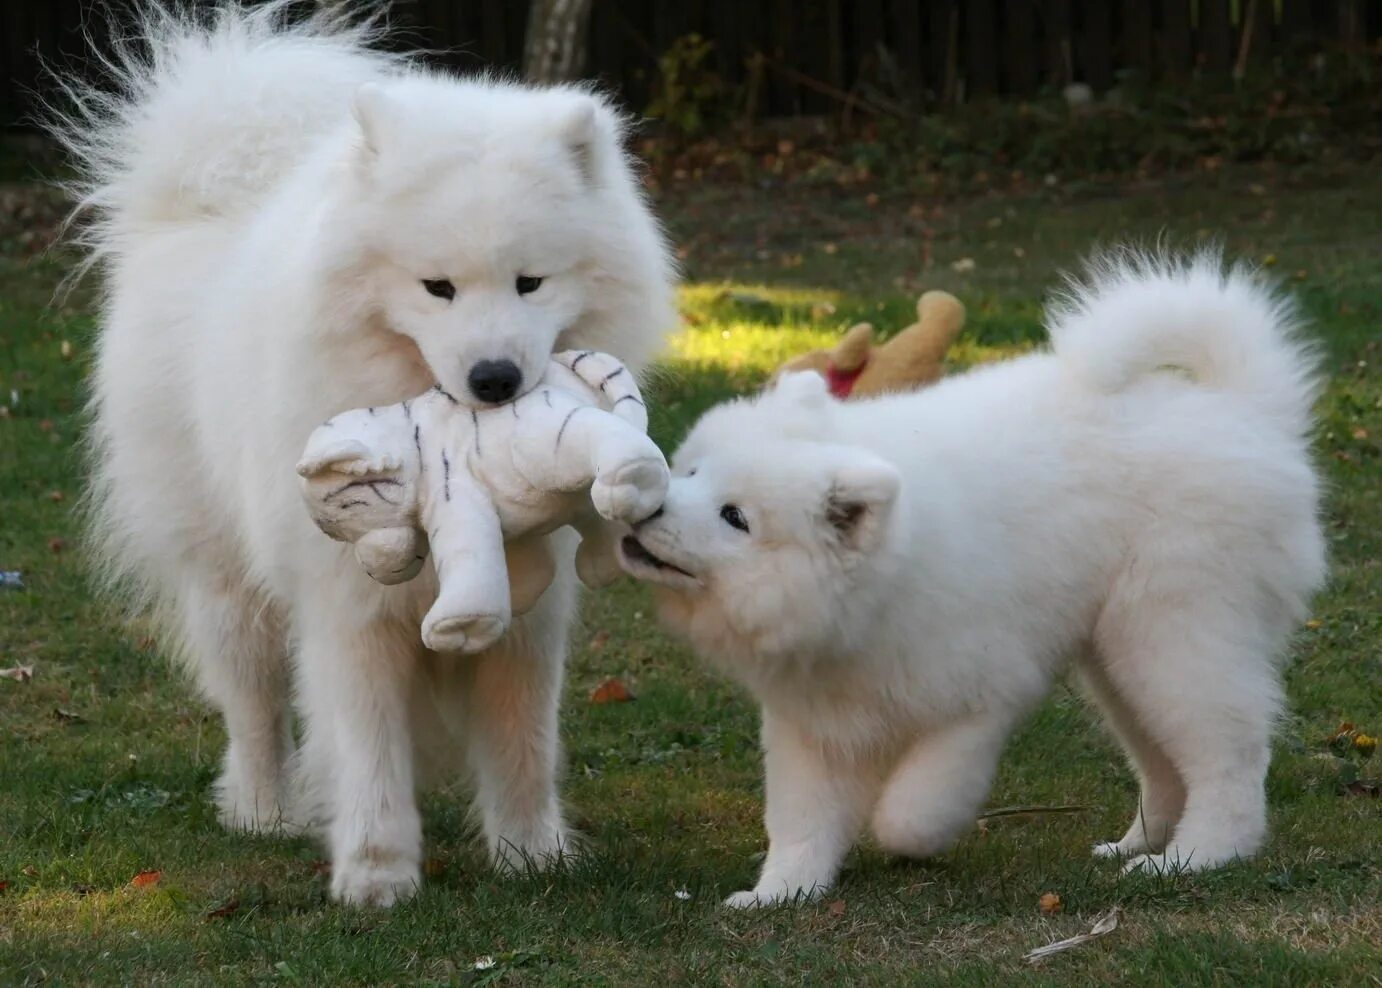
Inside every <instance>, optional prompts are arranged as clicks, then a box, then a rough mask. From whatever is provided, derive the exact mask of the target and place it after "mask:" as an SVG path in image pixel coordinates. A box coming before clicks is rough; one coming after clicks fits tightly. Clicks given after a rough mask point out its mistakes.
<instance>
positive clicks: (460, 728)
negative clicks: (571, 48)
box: [55, 0, 674, 905]
mask: <svg viewBox="0 0 1382 988" xmlns="http://www.w3.org/2000/svg"><path fill="white" fill-rule="evenodd" d="M291 6H293V5H292V4H290V3H285V2H282V0H279V2H274V3H270V4H268V5H266V6H263V5H261V6H258V7H254V8H250V7H246V8H242V7H241V6H239V5H238V4H237V3H233V2H223V3H219V4H216V5H214V6H212V7H211V8H210V9H209V10H207V8H206V7H203V8H202V9H203V11H206V13H205V16H202V17H195V16H193V15H190V14H189V15H182V14H176V13H173V12H172V10H171V8H165V7H162V6H160V5H158V4H156V3H154V2H153V0H148V2H146V3H145V4H144V6H143V15H142V20H143V22H142V24H141V25H140V28H141V30H140V32H139V34H140V35H141V36H142V38H144V39H145V40H143V41H140V42H138V43H135V44H133V45H131V46H130V47H129V48H128V49H127V50H125V51H123V52H122V53H120V54H119V55H118V56H117V59H116V64H115V66H114V68H115V70H116V73H117V76H118V78H117V86H116V88H115V91H111V92H103V91H101V90H99V89H96V88H87V87H84V86H80V85H78V84H76V83H71V82H69V83H67V88H68V90H69V95H70V96H72V97H74V98H75V108H74V109H72V110H69V111H66V112H65V115H64V116H63V118H62V119H60V120H59V121H58V123H57V125H56V126H55V130H56V131H57V133H58V134H59V136H60V138H61V139H62V140H63V141H64V142H65V143H66V144H67V146H68V147H69V149H70V150H72V151H73V152H74V153H75V154H76V156H77V158H78V160H79V163H80V165H81V166H82V177H81V179H80V180H79V192H80V194H81V196H82V197H83V200H84V201H83V203H82V205H84V206H85V207H87V208H88V210H89V212H90V213H91V215H92V218H93V222H92V224H91V225H90V226H88V227H87V235H86V239H87V242H88V244H89V246H90V247H91V248H92V251H93V257H94V259H95V260H96V261H97V262H99V264H100V265H101V267H102V268H103V271H104V274H105V288H106V294H105V304H104V308H103V313H102V318H101V335H100V344H99V353H98V362H97V367H96V372H95V381H94V390H95V395H94V412H95V430H94V431H95V443H96V448H97V451H98V457H97V462H96V484H95V492H94V504H95V507H96V518H95V529H96V533H97V534H98V535H99V536H100V537H101V538H102V541H103V548H104V551H103V557H104V559H105V561H106V563H107V564H108V566H109V568H110V570H111V571H112V572H113V573H114V574H115V575H119V576H123V575H133V576H134V577H135V578H136V580H137V582H138V583H139V584H140V585H141V586H142V587H144V588H145V589H146V590H147V592H148V597H149V598H152V600H153V602H155V603H156V605H158V611H159V613H160V614H161V615H162V616H163V617H164V618H165V619H166V620H167V622H168V626H169V629H170V632H169V634H170V638H171V639H172V640H173V641H175V642H176V643H178V644H179V645H180V646H181V648H182V650H183V651H184V652H185V655H186V658H187V661H188V663H189V664H190V665H191V667H192V668H193V669H194V670H195V672H196V675H197V678H198V680H199V681H200V683H201V685H202V687H203V688H204V689H205V691H206V693H207V695H208V696H209V697H210V698H211V700H212V701H213V702H214V703H215V704H216V705H217V706H218V707H219V708H220V710H221V712H222V713H223V714H224V716H225V722H226V728H227V731H228V733H229V736H230V744H229V749H228V751H227V753H226V758H225V768H224V772H223V773H222V776H221V779H220V782H219V800H220V807H221V812H222V814H223V818H224V820H225V822H226V824H227V825H229V826H232V827H238V828H246V829H253V830H258V829H261V828H271V827H274V826H276V825H278V824H279V822H280V820H281V819H283V816H284V814H288V815H289V816H291V817H293V818H294V819H296V818H297V816H298V813H297V812H296V811H297V810H298V809H299V807H296V806H295V805H294V806H290V805H289V796H290V794H291V793H293V792H295V790H294V788H293V787H291V786H289V785H287V784H286V781H285V779H286V776H287V775H288V774H289V773H288V771H287V770H288V769H289V768H290V767H295V768H296V769H298V775H299V777H300V781H301V782H302V783H303V789H304V791H305V792H306V794H307V797H308V798H307V799H306V801H305V803H304V805H303V806H302V807H300V809H301V812H302V815H304V816H306V817H310V818H311V819H313V820H314V821H316V822H320V823H323V824H326V825H327V826H328V827H329V841H330V847H331V856H332V862H333V871H332V892H333V894H334V895H335V896H336V897H337V898H339V899H342V900H344V901H347V902H358V903H373V904H378V905H387V904H389V903H391V902H393V901H394V900H395V899H397V898H399V897H402V896H405V895H407V894H409V893H410V892H411V891H412V890H413V889H414V888H415V886H416V885H417V883H418V881H419V861H420V854H421V827H420V822H419V816H418V810H417V803H416V798H415V792H414V783H415V775H416V774H417V773H416V772H415V754H429V753H430V754H437V755H438V756H439V757H441V758H444V759H447V760H449V761H450V762H452V763H453V764H456V765H457V766H459V765H460V764H461V763H462V762H463V763H464V764H465V765H466V767H468V768H469V769H470V771H471V773H472V774H473V781H474V785H475V788H476V792H477V804H478V809H479V814H478V815H479V817H480V820H481V824H482V827H483V831H484V835H485V837H486V839H487V842H488V845H489V847H490V849H491V851H492V852H493V854H494V855H495V856H496V858H498V859H500V860H501V861H509V862H519V861H532V862H536V863H541V862H544V861H548V860H550V859H552V858H553V857H554V856H556V855H558V854H559V853H560V851H561V849H562V848H563V846H564V844H565V843H566V841H567V835H566V830H565V826H564V824H563V819H562V813H561V810H560V806H559V803H558V799H557V793H556V789H555V777H556V772H557V762H558V748H557V724H556V715H557V702H558V694H559V692H560V685H561V678H562V664H563V658H564V653H565V651H566V637H567V625H568V623H569V621H570V619H571V617H572V614H573V608H574V606H575V598H576V591H575V588H574V586H573V576H572V573H571V566H570V563H569V558H568V559H567V560H564V561H563V562H562V566H561V569H562V575H561V576H560V577H559V578H558V580H557V582H556V584H554V586H553V588H552V589H551V590H549V591H548V592H547V594H546V595H545V597H544V598H543V600H542V601H541V602H540V603H539V604H538V606H537V607H536V609H535V610H534V611H533V612H531V613H530V614H529V615H528V616H527V618H526V619H525V620H523V621H521V622H519V624H518V625H517V626H516V627H515V629H514V631H513V632H512V633H511V634H510V635H509V637H508V638H507V639H506V640H505V641H504V642H502V643H501V644H500V645H499V646H497V647H496V648H494V649H492V650H491V651H490V652H488V653H485V654H483V655H480V656H477V657H474V658H466V659H465V660H461V659H459V658H456V657H451V656H445V657H438V656H436V655H433V654H431V653H428V652H426V651H425V650H424V649H423V647H422V643H421V640H420V637H419V623H420V619H421V617H422V615H423V614H424V613H425V612H426V611H427V608H428V606H429V605H430V604H431V602H432V599H433V597H434V596H435V594H436V583H435V580H434V579H432V578H430V575H429V577H428V578H427V579H423V580H419V581H415V582H413V583H410V584H406V585H403V586H397V587H384V586H381V585H379V584H377V583H375V582H374V581H372V580H370V579H369V578H368V577H367V576H366V575H365V574H364V573H363V572H362V571H361V569H360V567H359V566H357V565H355V564H354V562H353V561H352V560H351V559H350V558H349V547H342V545H340V544H338V543H335V542H332V541H331V540H329V539H327V538H325V537H324V536H323V535H322V534H321V533H320V532H318V531H317V530H316V528H315V526H313V524H312V521H311V519H310V518H309V517H308V515H307V512H306V511H305V510H304V508H303V505H302V502H301V498H300V497H299V494H298V490H297V478H296V476H295V474H294V470H293V465H294V463H295V462H296V460H297V458H298V456H299V454H300V453H301V450H302V447H303V444H304V442H305V441H306V439H307V437H308V435H309V434H310V433H311V432H312V430H313V428H314V427H315V426H317V425H318V424H319V423H321V422H322V421H323V420H325V419H327V418H328V417H330V416H331V415H333V414H335V413H337V412H340V411H342V410H345V409H349V408H355V407H357V406H361V405H371V404H374V405H387V404H389V403H392V402H396V401H399V400H401V399H403V398H407V397H410V396H412V395H415V394H417V393H419V392H421V391H423V390H425V389H426V388H428V387H429V386H431V385H433V384H434V383H440V384H442V385H443V386H444V387H445V388H446V389H447V391H449V392H450V393H451V394H453V395H455V396H456V397H457V398H459V399H462V400H464V401H467V402H470V403H472V404H474V405H479V406H484V405H489V404H498V403H502V402H505V401H507V400H509V399H511V398H513V397H515V396H516V395H520V394H523V393H524V392H525V391H526V390H527V389H529V388H530V387H532V386H533V385H534V384H536V383H537V381H538V380H539V379H540V378H541V376H542V373H543V370H544V369H545V368H546V366H547V362H548V358H549V357H550V355H551V353H552V351H553V350H554V349H565V348H572V347H588V348H595V349H600V350H605V351H608V352H610V353H613V354H615V355H616V356H618V357H619V358H620V359H622V360H623V361H625V362H627V363H630V364H632V365H634V366H635V367H637V366H639V365H640V364H642V363H644V362H645V361H646V360H647V359H648V358H649V356H650V355H651V353H652V352H653V351H655V350H656V349H657V348H658V346H659V345H660V342H661V338H662V336H663V334H664V333H665V332H666V331H667V329H669V328H670V326H671V325H672V323H673V321H674V308H673V298H672V290H671V289H672V270H671V266H670V263H669V260H668V256H667V252H666V249H665V244H664V240H663V237H662V235H661V233H660V231H659V230H658V228H657V225H656V223H655V222H654V220H653V219H652V217H651V215H650V213H649V210H648V208H647V206H646V204H645V202H644V200H643V197H642V195H641V193H640V190H639V188H638V183H637V180H636V178H635V176H634V174H633V173H632V170H631V168H630V164H629V162H628V161H627V160H626V158H625V155H624V152H623V150H622V137H623V126H622V122H621V121H620V119H619V118H618V116H617V114H616V113H615V112H614V111H613V110H612V108H611V107H610V105H609V104H608V103H606V102H605V101H604V100H602V99H601V98H599V97H598V96H595V95H592V94H591V93H589V92H587V91H584V90H581V89H578V88H554V89H531V88H526V87H523V86H520V85H517V84H509V83H504V82H497V81H491V80H469V81H467V80H462V79H457V78H453V77H450V76H447V75H443V74H439V73H435V72H429V71H425V70H422V69H420V68H417V67H414V66H412V65H411V64H410V63H409V62H408V61H406V60H402V59H398V58H394V57H390V56H386V55H383V54H380V53H378V52H377V51H375V50H373V49H371V47H370V44H369V42H370V31H369V30H368V29H366V28H361V27H358V26H355V27H352V26H351V25H350V24H347V23H343V22H342V21H341V20H340V19H339V18H337V19H333V18H332V17H331V15H329V14H319V15H317V16H316V17H315V18H309V19H307V20H305V21H302V20H296V19H294V18H293V17H292V16H290V15H291V14H293V13H295V11H290V10H289V9H288V8H289V7H291ZM331 6H332V5H323V8H324V9H327V8H330V7H331ZM338 9H339V8H338ZM304 10H310V8H309V7H304ZM571 543H572V540H570V539H566V540H564V541H563V544H562V551H563V554H564V555H565V556H567V557H569V555H570V551H571V548H572V544H571ZM294 688H295V691H296V697H297V703H298V707H299V710H300V713H301V714H302V715H303V718H304V722H305V734H304V740H303V743H302V746H301V748H300V749H299V750H298V751H297V753H296V755H294V747H295V746H294V735H293V730H292V727H291V717H290V713H289V700H290V692H291V691H292V690H293V689H294ZM459 752H464V754H463V755H462V754H459ZM290 758H295V759H296V765H295V766H290Z"/></svg>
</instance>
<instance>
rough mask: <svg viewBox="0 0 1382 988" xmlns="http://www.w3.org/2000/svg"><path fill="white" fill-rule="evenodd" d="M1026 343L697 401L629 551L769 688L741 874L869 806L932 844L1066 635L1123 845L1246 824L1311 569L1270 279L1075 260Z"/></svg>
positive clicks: (1312, 493)
mask: <svg viewBox="0 0 1382 988" xmlns="http://www.w3.org/2000/svg"><path fill="white" fill-rule="evenodd" d="M1049 325H1050V336H1051V345H1050V349H1049V351H1048V352H1043V353H1037V354H1033V355H1030V356H1025V357H1021V358H1019V359H1015V360H1011V361H1008V362H1005V363H1000V364H996V365H992V366H988V367H984V368H981V369H977V370H973V371H971V372H969V373H967V374H963V375H960V376H957V377H953V378H950V379H948V380H946V381H944V382H942V383H941V384H939V385H937V386H935V387H933V388H930V389H928V390H926V391H922V392H920V393H915V394H905V395H896V396H889V397H881V398H877V399H873V400H867V401H857V402H845V403H838V402H835V401H833V400H831V399H830V397H829V396H828V395H827V393H826V387H825V383H824V382H823V381H822V380H821V379H820V378H819V377H817V376H815V375H812V374H800V375H791V376H788V377H786V378H784V379H783V380H782V381H781V382H780V383H779V385H778V386H777V387H776V388H775V389H773V390H772V391H770V392H768V393H766V394H764V395H762V396H761V397H758V398H754V399H746V400H741V401H736V402H732V403H730V404H727V405H723V406H721V407H718V408H716V409H713V410H711V411H710V412H709V413H707V414H706V415H705V417H704V418H702V419H701V421H700V422H699V423H698V424H697V425H696V427H695V428H694V429H693V430H692V432H691V434H690V435H689V437H688V438H687V439H686V442H685V444H684V445H683V446H682V447H681V448H680V450H679V451H678V452H677V454H676V457H675V460H674V464H673V481H672V485H671V490H670V492H669V494H668V497H667V501H666V504H665V506H664V508H663V509H662V510H661V512H659V513H658V514H655V515H654V516H652V517H651V518H650V519H648V520H646V521H644V522H642V523H640V524H638V525H636V526H634V529H633V534H631V535H629V536H627V537H626V538H625V539H624V541H623V545H622V547H621V555H622V561H623V564H624V566H625V568H626V569H627V570H628V571H629V572H630V573H632V574H634V575H635V576H638V577H641V578H643V579H646V580H649V581H652V583H653V584H654V585H655V595H656V596H657V598H658V599H659V600H658V603H659V610H660V612H661V615H662V617H663V619H664V620H665V622H666V623H668V624H669V625H670V626H671V627H672V628H673V629H675V630H676V631H678V632H680V633H683V634H684V635H685V636H686V637H687V638H689V640H690V641H691V642H692V644H693V645H694V647H695V648H696V649H697V650H698V651H699V652H700V653H701V654H702V655H703V656H704V657H705V658H706V659H708V660H709V661H710V662H712V663H714V664H715V665H717V666H719V667H720V668H722V669H723V670H725V671H726V672H728V673H729V674H730V675H732V676H734V677H736V678H737V679H739V680H741V681H742V682H743V683H744V684H746V685H747V686H748V688H749V689H750V690H751V691H752V692H753V694H754V696H755V697H756V699H757V700H758V701H759V703H760V704H761V705H762V712H763V728H762V730H763V748H764V759H765V763H766V773H767V786H766V789H767V808H766V821H767V831H768V841H769V848H768V856H767V859H766V862H765V863H764V865H763V871H762V875H761V877H760V878H759V881H758V884H757V886H756V887H755V888H753V889H752V890H750V891H746V892H740V893H737V894H736V895H734V896H732V897H731V898H730V899H729V904H730V905H735V906H748V905H754V904H764V903H771V902H776V901H779V900H782V899H785V898H786V899H790V898H793V897H796V896H809V895H811V894H813V893H816V892H818V891H820V890H822V889H824V888H826V887H828V886H829V885H830V884H831V883H832V882H833V881H834V880H835V878H836V873H837V871H838V869H839V867H840V863H841V860H842V859H843V857H844V855H845V853H846V852H847V851H848V850H849V848H850V847H851V845H852V844H853V843H854V842H855V840H856V838H857V837H858V835H859V833H860V831H861V830H862V829H863V828H864V827H865V826H866V825H867V826H869V827H870V828H871V829H872V832H873V834H874V836H875V837H876V838H877V840H878V842H879V843H880V844H881V845H882V846H883V848H884V849H886V850H888V851H890V852H894V853H898V854H903V855H908V856H917V857H922V856H928V855H933V854H937V853H939V852H941V851H944V850H946V849H947V848H948V847H950V846H951V845H952V844H953V843H954V842H955V841H956V840H957V838H958V837H959V836H960V835H961V834H962V833H963V832H964V831H965V830H966V829H967V828H969V827H971V826H972V825H973V823H974V819H975V815H976V812H977V811H978V810H979V808H980V806H981V804H982V802H983V800H984V799H985V796H986V794H987V791H988V788H989V786H990V783H991V780H992V777H993V771H994V767H995V764H996V762H997V760H998V756H999V752H1000V749H1001V748H1002V747H1003V744H1004V741H1005V740H1006V738H1007V737H1008V736H1009V734H1010V733H1011V732H1012V731H1013V729H1014V727H1015V725H1016V724H1017V723H1018V722H1019V721H1020V720H1021V719H1022V717H1023V715H1024V714H1026V713H1027V712H1028V711H1030V710H1031V709H1032V708H1033V706H1035V705H1036V704H1037V703H1038V702H1039V701H1040V700H1041V699H1042V698H1043V696H1044V695H1045V694H1046V693H1047V691H1048V690H1049V689H1050V686H1051V683H1052V679H1053V677H1055V676H1056V675H1057V674H1058V673H1059V672H1060V671H1061V669H1062V667H1064V666H1065V665H1066V663H1067V662H1068V661H1069V660H1072V659H1073V661H1074V665H1075V667H1076V669H1077V670H1078V672H1079V674H1080V678H1081V679H1082V680H1083V681H1084V683H1085V685H1086V686H1087V688H1088V691H1089V693H1090V694H1091V695H1092V697H1093V698H1094V699H1095V701H1097V703H1098V705H1099V706H1100V708H1101V709H1102V711H1103V713H1104V716H1105V717H1106V719H1107V721H1108V723H1109V726H1110V727H1111V728H1112V730H1113V733H1114V734H1116V735H1117V737H1118V739H1119V740H1120V741H1121V742H1122V744H1123V746H1124V748H1125V749H1126V751H1127V755H1128V758H1129V759H1130V760H1131V762H1132V765H1133V767H1134V769H1135V770H1136V772H1137V775H1138V778H1139V780H1140V782H1141V787H1142V795H1141V804H1140V806H1139V808H1138V812H1137V816H1136V818H1135V819H1134V821H1133V824H1132V826H1131V828H1130V829H1129V830H1128V832H1127V833H1126V834H1125V835H1124V836H1123V838H1122V839H1121V840H1117V841H1114V842H1112V843H1107V844H1100V845H1098V846H1097V847H1096V848H1095V851H1096V853H1098V854H1101V855H1116V856H1119V857H1121V858H1124V859H1125V860H1127V861H1128V863H1129V865H1130V866H1133V867H1138V866H1156V867H1177V866H1179V867H1188V868H1212V867H1215V866H1217V865H1221V864H1223V863H1225V862H1226V861H1229V860H1230V859H1233V858H1235V857H1238V856H1246V855H1250V854H1252V853H1253V852H1254V851H1256V850H1257V849H1258V847H1259V845H1260V844H1261V843H1262V840H1263V837H1264V835H1265V830H1266V815H1265V806H1264V797H1263V781H1264V777H1265V775H1266V771H1267V763H1268V758H1269V739H1270V735H1271V732H1272V728H1273V721H1274V719H1275V717H1276V716H1277V713H1278V711H1279V709H1280V707H1281V702H1282V689H1281V682H1280V676H1279V673H1278V664H1279V660H1280V659H1281V657H1282V653H1283V650H1284V647H1285V645H1286V641H1287V636H1288V635H1289V634H1290V633H1291V631H1292V629H1293V627H1294V626H1295V625H1296V623H1297V622H1298V621H1300V620H1301V619H1302V618H1303V617H1304V616H1305V614H1306V609H1307V606H1308V603H1309V600H1310V597H1311V594H1312V592H1313V591H1314V590H1315V589H1316V588H1317V587H1318V586H1319V585H1320V583H1321V581H1322V580H1323V578H1324V573H1325V549H1324V543H1323V539H1322V535H1321V531H1320V523H1319V520H1318V511H1319V485H1318V483H1317V481H1316V477H1315V472H1314V470H1313V469H1312V466H1311V460H1310V455H1309V451H1308V439H1307V434H1308V432H1309V430H1310V427H1311V417H1310V408H1311V400H1312V397H1313V396H1314V395H1315V393H1316V386H1317V384H1316V382H1317V379H1316V375H1315V367H1316V364H1315V361H1314V359H1313V358H1312V356H1311V354H1310V351H1309V349H1308V348H1307V347H1305V346H1303V345H1302V344H1301V343H1299V342H1296V341H1295V335H1294V333H1295V326H1294V316H1293V314H1292V310H1291V308H1290V306H1289V305H1288V304H1287V303H1285V302H1284V301H1283V300H1282V299H1280V298H1279V297H1277V296H1276V295H1274V294H1273V293H1272V292H1271V291H1269V290H1268V289H1267V288H1265V287H1263V286H1262V285H1261V284H1260V283H1259V282H1258V281H1257V280H1256V279H1255V278H1254V277H1253V276H1251V275H1250V274H1248V273H1245V272H1243V271H1239V270H1230V271H1225V270H1224V269H1223V268H1222V266H1221V264H1220V262H1219V260H1218V259H1217V258H1216V257H1210V256H1202V257H1199V258H1196V259H1193V260H1189V261H1171V260H1165V259H1155V258H1151V259H1147V258H1143V259H1138V258H1136V257H1124V258H1122V259H1114V260H1110V261H1106V262H1104V263H1102V264H1101V265H1099V266H1096V267H1095V268H1094V270H1093V271H1092V273H1091V276H1090V278H1089V280H1088V282H1087V283H1084V284H1083V286H1077V287H1075V289H1074V290H1073V292H1072V293H1071V294H1070V296H1069V297H1068V298H1067V299H1066V301H1065V302H1064V303H1063V304H1061V305H1059V306H1058V307H1057V308H1056V309H1055V311H1054V312H1053V313H1052V314H1051V317H1050V320H1049Z"/></svg>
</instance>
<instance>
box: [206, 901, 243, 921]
mask: <svg viewBox="0 0 1382 988" xmlns="http://www.w3.org/2000/svg"><path fill="white" fill-rule="evenodd" d="M239 909H240V900H239V899H229V900H227V901H226V902H224V903H222V904H221V905H219V906H216V907H215V908H213V909H209V910H207V913H206V918H207V919H225V918H226V917H227V916H232V915H234V914H235V913H236V912H237V911H239Z"/></svg>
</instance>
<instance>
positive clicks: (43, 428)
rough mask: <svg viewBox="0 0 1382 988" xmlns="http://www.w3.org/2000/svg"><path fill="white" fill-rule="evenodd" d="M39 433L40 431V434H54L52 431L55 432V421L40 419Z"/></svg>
mask: <svg viewBox="0 0 1382 988" xmlns="http://www.w3.org/2000/svg"><path fill="white" fill-rule="evenodd" d="M38 431H39V432H52V431H53V420H52V419H39V420H38Z"/></svg>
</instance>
